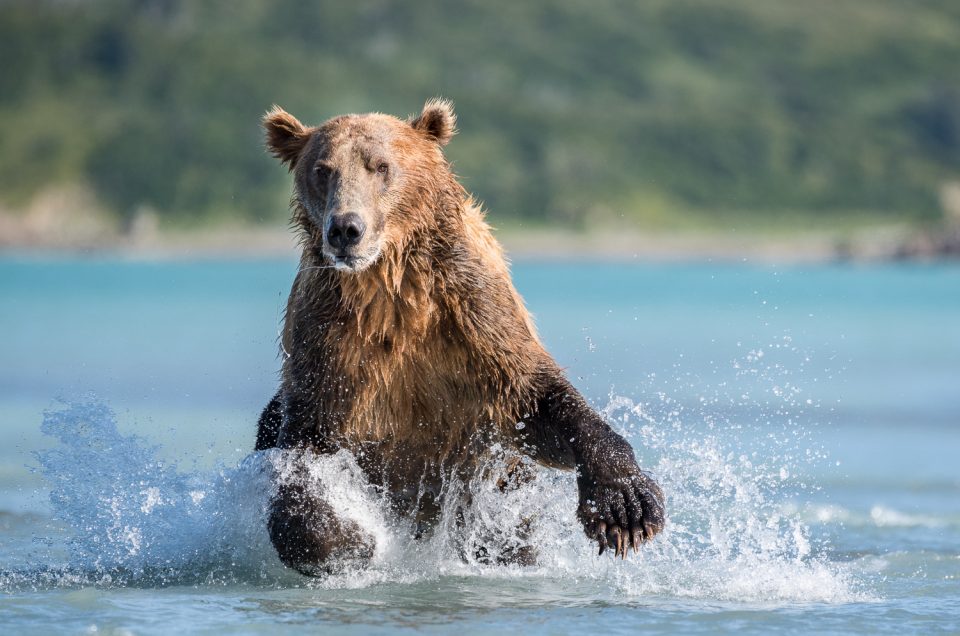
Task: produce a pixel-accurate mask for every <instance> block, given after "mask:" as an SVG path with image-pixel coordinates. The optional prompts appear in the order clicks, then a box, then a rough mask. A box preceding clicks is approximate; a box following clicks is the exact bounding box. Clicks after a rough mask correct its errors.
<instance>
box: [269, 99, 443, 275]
mask: <svg viewBox="0 0 960 636" xmlns="http://www.w3.org/2000/svg"><path fill="white" fill-rule="evenodd" d="M455 126H456V117H455V115H454V113H453V107H452V105H451V104H450V102H448V101H445V100H440V99H435V100H430V101H428V102H427V103H426V104H425V105H424V108H423V112H421V113H420V115H419V116H417V117H413V118H410V119H408V120H401V119H398V118H396V117H392V116H390V115H382V114H379V113H374V114H368V115H344V116H341V117H335V118H333V119H331V120H329V121H327V122H326V123H324V124H321V125H320V126H312V127H310V126H304V125H303V124H301V123H300V122H299V121H298V120H297V119H296V118H295V117H294V116H293V115H291V114H289V113H287V112H286V111H284V110H283V109H281V108H279V107H274V108H273V109H272V110H271V111H270V112H268V113H267V114H266V116H265V117H264V119H263V127H264V128H265V129H266V137H267V141H266V143H267V148H268V149H269V150H270V152H271V153H272V154H273V155H274V156H275V157H277V158H278V159H279V160H280V161H281V162H282V163H284V164H285V165H286V166H287V167H288V168H289V169H290V171H291V172H293V173H294V201H293V204H294V207H295V209H296V210H297V212H298V217H297V221H298V223H299V224H300V225H301V226H304V230H305V231H306V234H307V237H308V239H307V240H308V245H307V249H312V250H313V251H314V252H315V253H317V254H318V255H319V256H321V257H322V259H323V260H324V261H325V262H326V263H327V264H328V265H332V266H333V267H335V268H336V269H337V270H340V271H343V272H359V271H362V270H364V269H366V268H367V267H369V266H370V265H372V264H373V263H375V262H376V261H377V259H378V258H379V257H380V254H381V253H382V251H383V249H384V246H385V245H387V244H391V245H399V246H402V245H404V244H405V243H406V241H407V239H408V238H409V237H411V236H413V235H414V234H415V233H416V232H417V231H418V230H422V229H424V228H427V227H429V224H430V222H431V215H432V214H434V213H435V211H436V210H437V209H439V207H442V197H443V196H449V195H450V193H451V189H452V187H451V183H453V184H455V183H456V182H455V181H454V180H453V177H452V173H451V171H450V166H449V164H448V163H447V161H446V159H445V158H444V156H443V152H442V149H441V148H442V146H444V145H446V143H447V142H448V141H450V138H451V137H452V136H453V135H454V133H455V132H456V131H455ZM454 187H456V186H454Z"/></svg>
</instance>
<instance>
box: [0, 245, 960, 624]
mask: <svg viewBox="0 0 960 636" xmlns="http://www.w3.org/2000/svg"><path fill="white" fill-rule="evenodd" d="M514 270H515V280H516V283H517V286H518V288H519V289H520V291H521V293H523V294H524V296H525V297H526V299H527V301H528V304H529V306H530V308H531V310H532V311H533V312H534V313H535V315H536V317H537V323H538V326H539V328H540V330H541V335H542V336H543V339H544V340H545V341H546V343H547V345H548V346H549V347H550V349H551V350H552V351H553V352H554V354H555V356H556V357H557V359H558V360H559V362H560V363H561V365H563V366H566V367H567V368H568V373H569V375H570V376H571V378H572V379H573V380H574V382H575V383H576V384H577V385H578V386H580V387H582V388H583V390H584V392H585V393H586V394H587V395H588V396H589V397H590V398H591V399H592V401H593V402H594V404H595V406H597V408H599V409H601V410H602V411H603V412H604V414H605V416H606V417H607V418H608V420H609V421H610V422H611V424H612V425H614V426H615V427H616V428H617V429H618V430H620V431H621V432H623V433H624V434H625V435H627V436H628V438H629V439H630V440H631V442H632V443H633V444H634V446H635V448H636V449H637V454H638V457H639V458H640V460H641V463H642V464H643V465H644V466H645V467H647V468H649V469H651V470H652V471H653V472H654V473H655V474H657V476H658V478H659V479H660V481H661V483H662V485H663V486H664V490H665V491H666V493H667V496H668V511H669V513H670V524H669V526H668V529H667V530H666V532H665V533H664V534H663V535H662V536H661V537H660V538H658V539H657V540H656V541H655V542H654V543H653V544H651V545H648V546H646V547H645V548H644V550H643V551H642V552H641V554H640V555H638V556H635V557H631V559H630V560H628V561H625V562H620V561H615V560H613V559H612V558H606V557H605V558H597V556H596V553H595V551H594V549H593V548H592V546H591V545H590V544H589V543H588V542H587V540H586V538H585V537H583V536H582V533H581V532H580V530H579V528H578V527H577V526H576V523H575V520H574V516H573V512H574V508H575V501H576V499H575V497H576V493H575V488H574V483H573V481H572V479H571V477H570V476H569V475H565V474H560V473H555V472H551V471H541V474H540V479H538V480H537V481H536V482H535V483H534V484H532V485H530V486H527V487H524V488H521V489H520V490H518V491H516V492H514V493H509V495H508V496H506V498H505V497H504V496H503V495H502V494H499V493H495V492H493V491H492V490H491V489H490V488H489V487H487V485H485V484H482V483H473V484H469V483H468V484H460V485H459V487H461V488H467V489H471V490H472V493H473V495H474V499H475V500H476V501H477V502H478V503H477V505H476V506H475V509H474V510H473V511H472V512H471V516H470V523H469V524H468V529H467V531H462V530H457V528H456V524H454V523H452V520H451V519H449V518H447V519H446V521H447V523H446V525H444V526H443V527H442V529H441V531H439V532H437V533H436V534H435V535H434V536H432V537H431V538H429V539H428V540H424V541H413V540H411V539H409V538H408V537H409V534H410V532H409V530H410V528H409V524H408V522H406V521H405V520H403V519H395V518H391V516H390V515H389V514H388V513H387V512H386V511H385V507H384V506H383V505H382V502H380V501H379V499H378V495H377V493H376V492H375V491H373V490H372V489H371V488H370V487H369V486H368V485H367V484H366V483H365V482H364V480H363V478H362V475H360V473H359V471H358V470H357V468H356V465H355V464H354V462H353V460H352V458H351V457H350V456H349V455H347V454H345V453H344V454H340V455H336V456H333V457H328V458H322V459H320V460H318V461H317V462H316V463H315V464H314V466H313V469H312V470H311V479H312V480H313V481H314V487H316V488H321V489H323V490H324V492H325V493H326V494H327V496H328V497H329V498H330V500H331V502H332V505H334V506H335V507H336V508H339V510H340V511H341V513H342V514H344V515H346V516H350V517H352V518H354V519H356V520H358V521H360V522H361V523H363V525H364V527H366V528H368V529H369V530H370V531H371V533H372V534H374V536H375V537H376V538H377V541H378V543H377V551H376V554H375V557H374V560H373V563H372V564H371V566H370V567H369V568H367V569H364V570H360V571H356V570H354V571H346V572H343V573H341V574H338V575H336V576H333V577H330V578H328V579H325V580H311V579H305V578H303V577H300V576H299V575H297V574H294V573H292V572H290V571H289V570H287V569H285V568H284V567H283V566H282V565H281V564H280V563H279V561H278V560H277V559H276V557H275V555H274V553H273V551H272V548H271V546H270V543H269V539H268V538H267V536H266V531H265V522H264V507H265V504H266V501H267V498H268V497H269V491H270V487H271V485H270V484H271V480H270V478H269V476H270V474H271V473H272V472H273V471H275V470H278V469H282V467H283V462H284V460H285V458H284V457H283V455H282V454H281V453H278V452H277V451H268V452H266V453H258V454H253V453H250V448H252V446H253V437H254V426H255V420H256V417H257V415H258V411H259V409H260V408H261V407H262V406H263V404H264V403H265V402H266V400H267V399H268V398H269V396H270V395H271V394H272V391H273V388H274V386H275V383H276V371H277V367H278V361H277V357H276V334H277V328H278V321H279V317H280V311H281V309H282V306H283V303H284V300H285V298H286V292H287V289H288V286H289V284H290V281H291V279H292V275H293V271H294V264H293V263H291V262H253V261H247V262H220V261H209V262H177V263H170V262H168V263H139V262H124V261H116V260H65V259H30V258H19V259H18V258H12V257H7V258H6V259H5V260H2V261H0V298H2V300H0V306H2V311H0V333H2V334H4V337H3V339H2V340H0V361H2V362H3V364H2V365H0V426H2V430H3V431H4V437H3V440H4V442H5V443H4V444H3V445H2V447H0V533H2V534H0V536H2V537H3V540H2V542H0V628H3V630H4V631H5V632H14V633H31V632H32V633H48V632H50V631H52V630H56V631H58V632H60V631H66V632H80V631H93V630H96V631H129V632H133V633H168V632H172V631H189V632H218V633H219V632H222V631H226V630H229V631H233V632H259V631H262V632H271V633H273V632H276V631H278V630H282V629H284V628H286V629H288V630H289V631H293V630H298V631H299V630H302V629H303V628H304V627H313V628H319V629H324V630H330V629H336V630H337V631H343V632H357V633H370V632H391V633H392V632H395V631H432V632H439V633H449V632H450V631H452V630H454V629H455V630H458V631H463V632H467V633H471V632H490V631H502V630H517V629H523V630H527V631H531V632H548V633H557V632H572V631H578V630H592V631H599V632H602V633H627V632H631V633H632V632H636V631H638V630H646V631H664V632H665V631H670V632H681V633H696V632H704V633H706V632H711V633H712V632H716V631H734V630H736V631H738V632H753V633H767V632H770V631H773V630H784V631H787V630H789V631H793V632H799V631H814V632H821V633H822V632H844V633H859V632H865V633H883V632H897V633H902V632H904V631H906V632H919V633H930V632H944V633H950V632H954V633H956V632H958V631H960V581H958V577H960V496H958V495H960V463H958V462H957V460H956V453H957V449H960V427H958V425H960V390H958V389H960V329H958V328H957V325H960V268H958V267H952V266H901V267H870V268H866V267H841V266H831V267H809V268H775V267H760V266H752V265H749V264H744V265H741V266H719V265H710V264H703V265H670V266H661V265H656V266H655V265H601V264H591V265H584V264H565V265H559V264H546V263H520V264H518V265H516V266H515V268H514ZM521 515H525V516H529V515H533V516H535V517H536V519H537V520H538V521H537V524H536V525H535V526H534V530H533V539H534V542H535V543H536V545H537V546H538V548H539V551H540V564H539V565H538V566H537V567H534V568H518V567H507V566H491V565H486V564H484V563H479V562H476V561H474V560H472V559H468V560H466V561H465V560H464V559H462V558H461V557H460V553H461V549H460V546H462V545H463V544H464V542H471V541H472V542H474V543H476V542H483V541H484V538H485V537H490V536H492V535H497V533H499V538H500V539H504V538H505V539H507V540H509V539H510V536H509V535H510V532H511V530H510V528H512V525H511V523H510V521H511V520H512V519H516V518H517V517H519V516H521Z"/></svg>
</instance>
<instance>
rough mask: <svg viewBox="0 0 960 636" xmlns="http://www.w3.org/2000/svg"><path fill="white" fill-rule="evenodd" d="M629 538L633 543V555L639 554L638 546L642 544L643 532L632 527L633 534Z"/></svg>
mask: <svg viewBox="0 0 960 636" xmlns="http://www.w3.org/2000/svg"><path fill="white" fill-rule="evenodd" d="M630 538H631V540H632V541H633V553H634V554H636V553H638V552H640V544H641V543H643V530H642V529H640V528H637V527H634V529H633V532H631V533H630Z"/></svg>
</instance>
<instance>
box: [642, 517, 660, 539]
mask: <svg viewBox="0 0 960 636" xmlns="http://www.w3.org/2000/svg"><path fill="white" fill-rule="evenodd" d="M643 532H644V534H646V535H647V541H649V540H650V539H652V538H653V535H655V534H657V530H656V527H655V526H654V525H653V524H652V523H650V522H649V521H644V522H643Z"/></svg>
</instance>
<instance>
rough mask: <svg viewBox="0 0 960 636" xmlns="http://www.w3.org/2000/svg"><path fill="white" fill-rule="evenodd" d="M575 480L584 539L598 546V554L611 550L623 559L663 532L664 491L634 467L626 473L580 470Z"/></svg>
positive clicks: (605, 470)
mask: <svg viewBox="0 0 960 636" xmlns="http://www.w3.org/2000/svg"><path fill="white" fill-rule="evenodd" d="M616 473H619V474H616ZM624 473H626V474H624ZM577 481H578V483H579V487H580V507H579V509H578V511H577V516H578V517H579V519H580V522H581V523H582V524H583V529H584V530H585V531H586V533H587V536H588V537H590V539H592V540H595V541H596V542H597V543H598V544H599V545H600V554H603V552H604V550H606V549H607V547H613V548H614V551H615V555H616V556H619V557H622V558H626V557H627V549H628V548H629V547H630V546H631V545H632V546H633V551H634V552H637V551H638V549H639V547H640V544H641V543H643V542H644V541H649V540H650V539H652V538H653V537H654V535H656V534H657V533H658V532H660V531H661V530H663V525H664V521H665V515H664V509H663V491H662V490H660V486H658V485H657V483H656V482H655V481H654V480H653V478H652V477H650V475H648V474H647V473H645V472H643V471H642V470H640V468H639V467H637V466H636V464H634V466H632V467H629V468H627V469H626V470H625V471H623V470H610V469H601V470H587V469H581V470H580V477H579V479H578V480H577Z"/></svg>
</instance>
